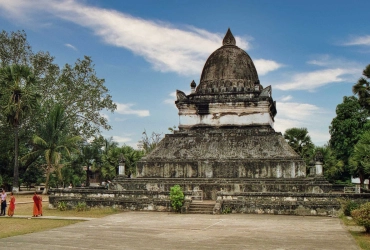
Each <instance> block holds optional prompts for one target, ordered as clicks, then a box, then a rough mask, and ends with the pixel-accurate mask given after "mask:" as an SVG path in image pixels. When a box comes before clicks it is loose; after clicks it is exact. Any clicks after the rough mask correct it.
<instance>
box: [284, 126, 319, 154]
mask: <svg viewBox="0 0 370 250" xmlns="http://www.w3.org/2000/svg"><path fill="white" fill-rule="evenodd" d="M284 138H285V140H286V141H287V142H288V144H289V145H290V146H291V147H292V148H293V149H294V151H295V152H297V153H298V154H299V155H300V156H301V157H302V158H304V159H305V160H310V158H311V156H312V154H313V149H314V145H313V143H312V141H311V137H310V136H309V135H308V131H307V129H306V128H290V129H287V130H286V131H285V133H284Z"/></svg>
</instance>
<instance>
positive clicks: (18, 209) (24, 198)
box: [14, 195, 119, 218]
mask: <svg viewBox="0 0 370 250" xmlns="http://www.w3.org/2000/svg"><path fill="white" fill-rule="evenodd" d="M32 196H33V195H16V196H15V199H16V200H15V203H16V204H15V212H14V214H16V215H29V216H32V210H33V200H32ZM42 200H43V202H42V204H43V206H42V213H43V215H44V216H48V215H50V216H63V217H90V218H100V217H104V216H107V215H110V214H116V213H118V212H119V211H118V210H116V209H112V208H93V209H90V210H89V211H82V212H77V211H76V210H67V211H59V210H58V209H49V207H48V204H49V203H48V201H49V198H48V196H47V195H43V196H42ZM19 202H29V203H26V204H17V203H19Z"/></svg>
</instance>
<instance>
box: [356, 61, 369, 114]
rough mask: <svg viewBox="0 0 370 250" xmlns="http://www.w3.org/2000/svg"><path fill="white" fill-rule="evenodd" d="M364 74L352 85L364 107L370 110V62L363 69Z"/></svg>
mask: <svg viewBox="0 0 370 250" xmlns="http://www.w3.org/2000/svg"><path fill="white" fill-rule="evenodd" d="M362 74H363V76H364V77H361V78H360V79H359V80H358V81H357V83H356V84H355V85H354V86H353V87H352V92H353V94H355V95H357V96H358V101H359V103H360V105H361V106H362V107H364V108H365V109H367V110H370V82H369V80H370V64H369V65H367V66H366V68H365V69H364V71H363V73H362Z"/></svg>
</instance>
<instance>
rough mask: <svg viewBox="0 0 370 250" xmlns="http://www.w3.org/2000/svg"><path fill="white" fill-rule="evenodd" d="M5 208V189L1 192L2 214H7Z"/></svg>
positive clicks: (0, 214)
mask: <svg viewBox="0 0 370 250" xmlns="http://www.w3.org/2000/svg"><path fill="white" fill-rule="evenodd" d="M5 210H6V193H5V190H4V189H3V192H2V193H1V213H0V216H5Z"/></svg>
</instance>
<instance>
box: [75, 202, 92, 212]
mask: <svg viewBox="0 0 370 250" xmlns="http://www.w3.org/2000/svg"><path fill="white" fill-rule="evenodd" d="M88 209H89V208H88V206H87V204H86V202H79V203H77V206H76V210H77V212H82V211H87V210H88Z"/></svg>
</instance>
